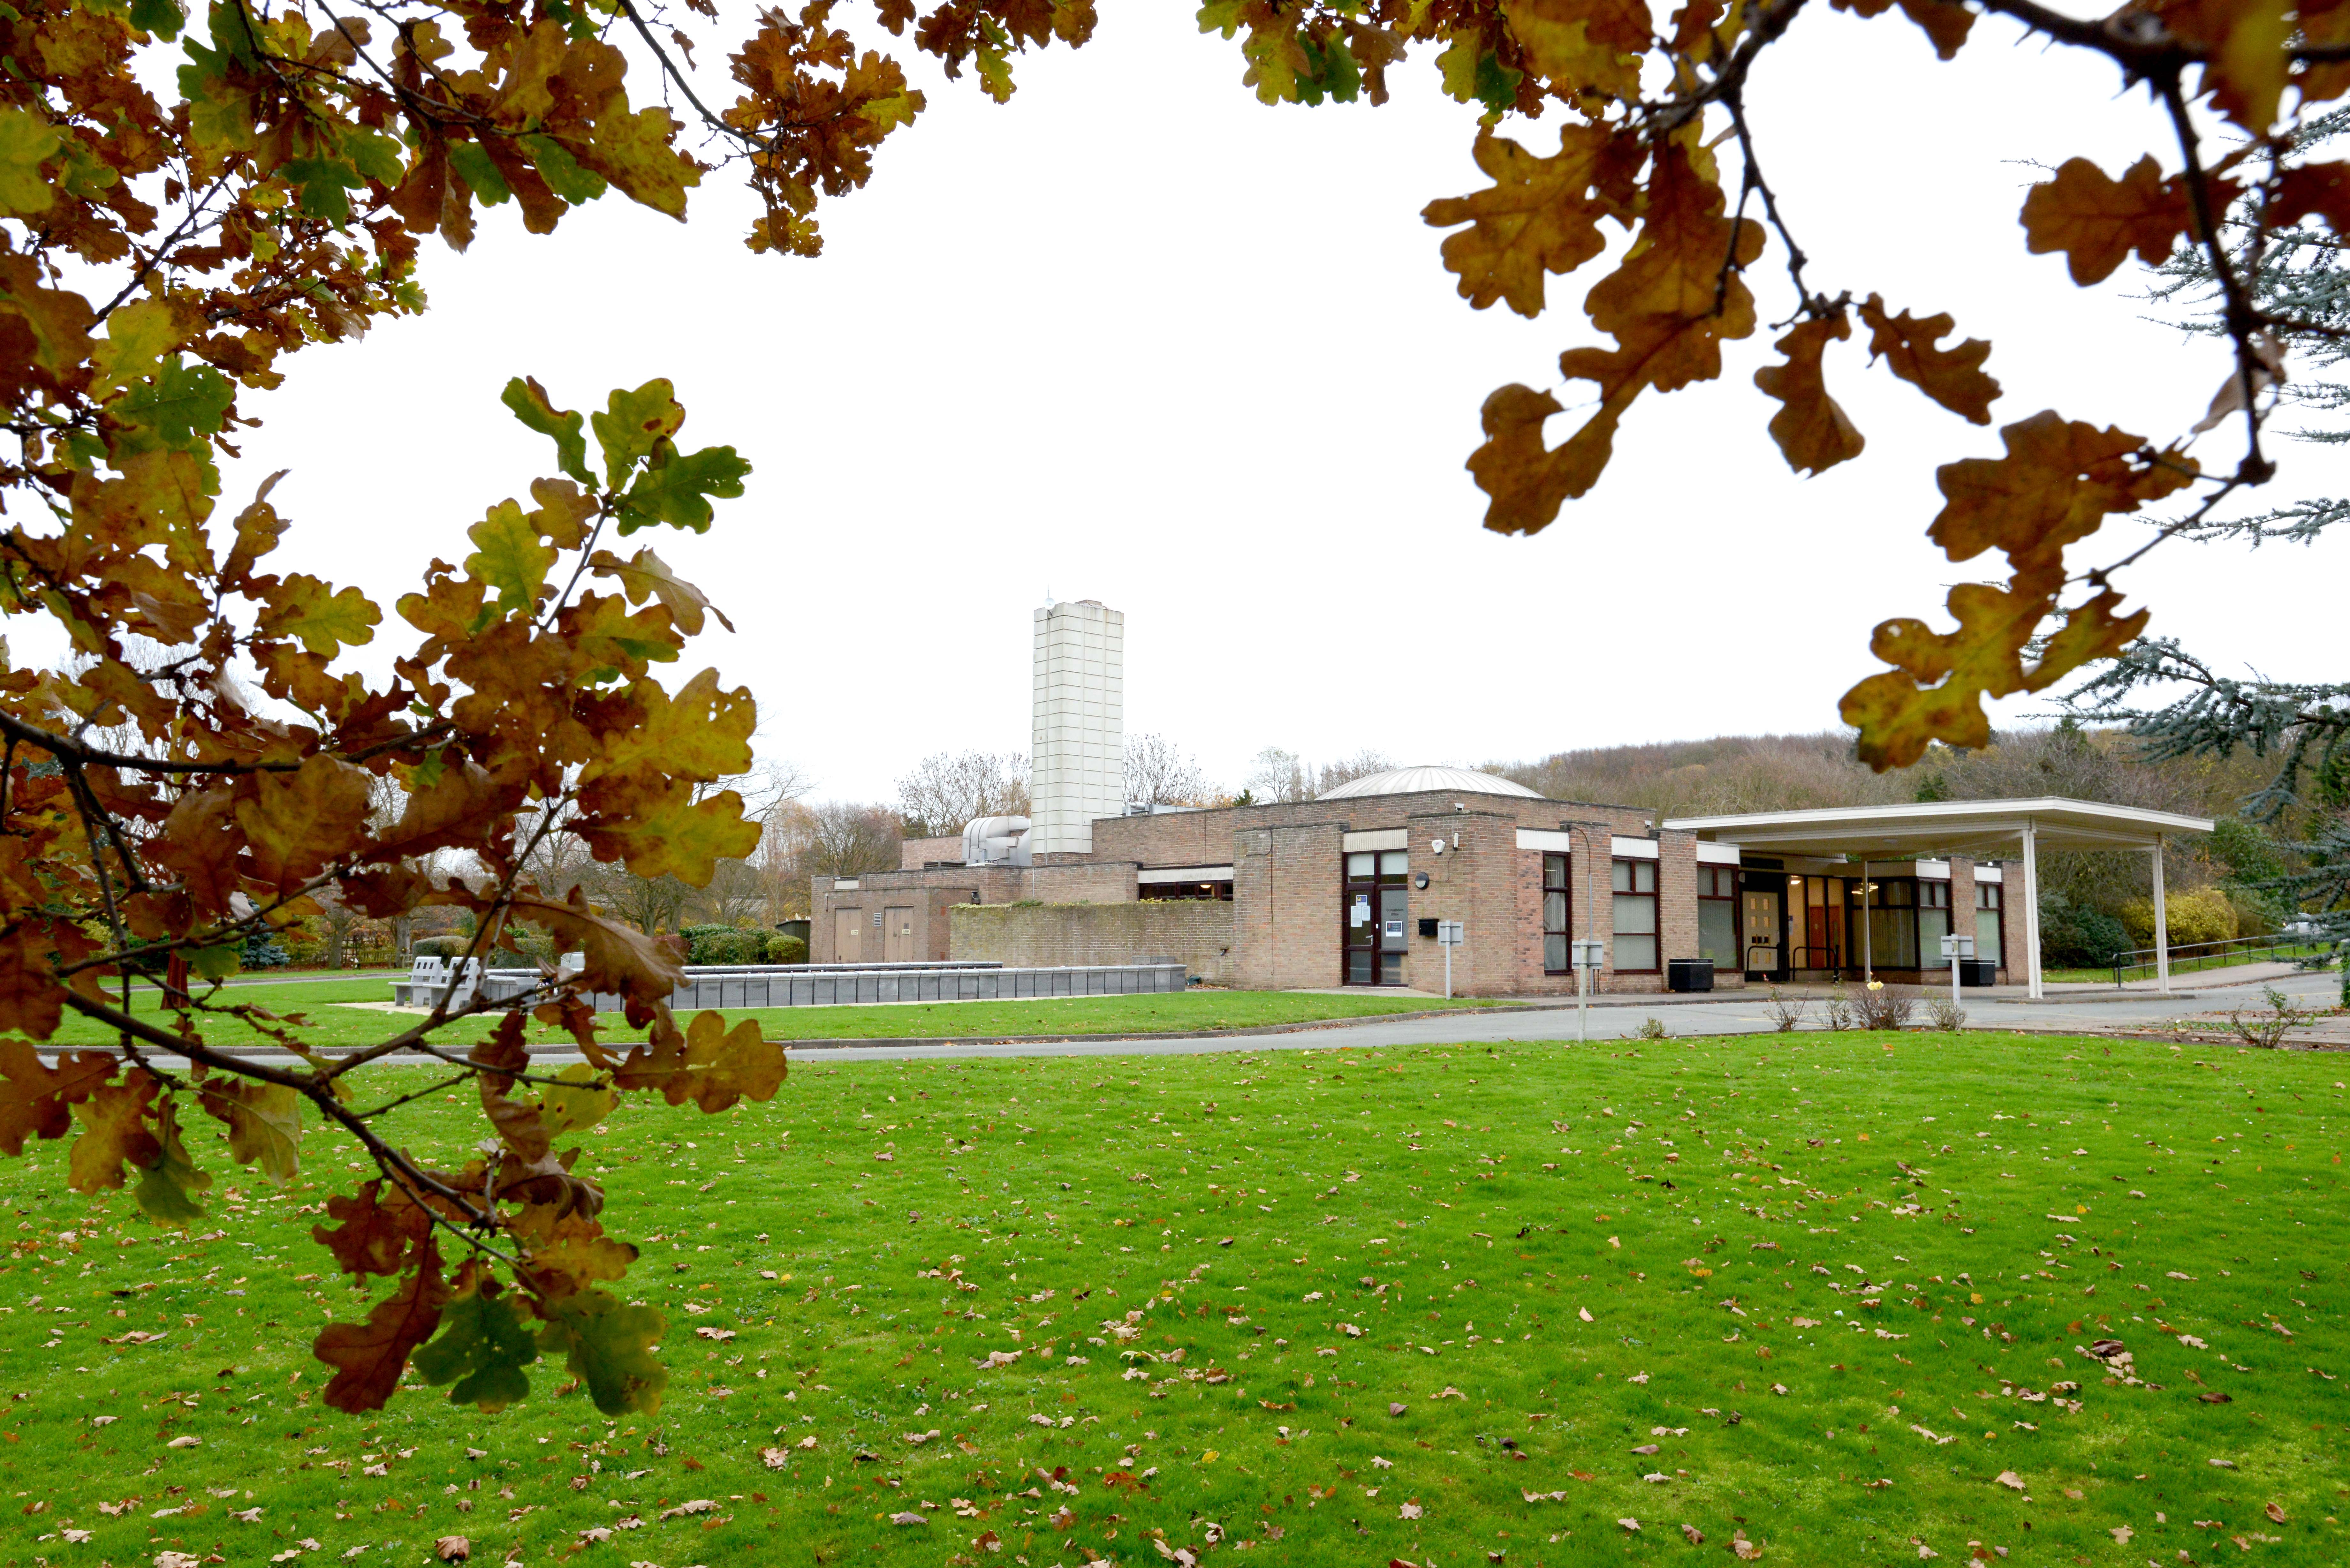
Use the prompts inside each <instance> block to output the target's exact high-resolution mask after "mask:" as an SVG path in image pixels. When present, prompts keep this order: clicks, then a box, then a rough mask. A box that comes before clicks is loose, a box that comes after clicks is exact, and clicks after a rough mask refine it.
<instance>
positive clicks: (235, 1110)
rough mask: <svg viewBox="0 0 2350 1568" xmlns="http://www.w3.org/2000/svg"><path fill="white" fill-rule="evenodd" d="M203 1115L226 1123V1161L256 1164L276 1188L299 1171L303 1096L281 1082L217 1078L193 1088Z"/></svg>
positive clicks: (218, 1076) (214, 1077) (207, 1080)
mask: <svg viewBox="0 0 2350 1568" xmlns="http://www.w3.org/2000/svg"><path fill="white" fill-rule="evenodd" d="M196 1095H197V1099H198V1102H199V1103H200V1104H201V1105H202V1106H203V1108H204V1111H205V1112H206V1114H208V1115H210V1116H214V1117H217V1118H218V1119H219V1120H221V1121H224V1122H226V1123H227V1124H228V1153H229V1158H231V1159H234V1161H236V1162H237V1164H239V1165H253V1164H255V1163H258V1164H259V1166H260V1168H261V1172H262V1174H263V1175H264V1176H265V1177H267V1178H268V1179H270V1181H271V1182H273V1183H274V1184H276V1186H279V1187H283V1186H285V1185H286V1183H287V1182H288V1181H291V1180H292V1179H294V1177H295V1175H296V1172H297V1171H299V1170H300V1168H301V1147H302V1095H301V1092H300V1091H299V1090H297V1089H295V1088H292V1087H289V1086H288V1085H284V1084H267V1083H263V1082H262V1081H261V1080H259V1079H257V1078H229V1077H224V1076H221V1075H214V1076H213V1077H210V1078H207V1079H206V1080H205V1081H204V1082H203V1083H202V1084H200V1085H197V1086H196Z"/></svg>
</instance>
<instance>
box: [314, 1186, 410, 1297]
mask: <svg viewBox="0 0 2350 1568" xmlns="http://www.w3.org/2000/svg"><path fill="white" fill-rule="evenodd" d="M385 1190H386V1184H385V1183H384V1182H382V1181H381V1180H376V1181H370V1182H368V1183H366V1184H365V1185H364V1186H362V1187H361V1188H360V1189H359V1191H358V1192H357V1193H355V1194H353V1195H351V1196H350V1197H348V1198H347V1197H344V1196H343V1195H342V1194H340V1193H337V1194H335V1195H333V1196H331V1197H329V1198H328V1199H327V1216H328V1219H330V1220H335V1221H336V1224H335V1226H334V1228H333V1229H331V1230H329V1229H328V1227H326V1226H324V1225H315V1226H313V1227H311V1230H310V1236H311V1239H312V1240H313V1241H317V1243H318V1244H319V1245H320V1246H322V1247H324V1248H326V1249H327V1250H328V1251H330V1252H332V1253H333V1254H334V1255H335V1262H336V1264H337V1265H338V1267H339V1268H341V1270H342V1271H343V1272H345V1273H347V1274H354V1275H359V1276H362V1277H364V1276H366V1275H368V1274H396V1273H398V1272H400V1270H401V1269H402V1268H403V1267H405V1266H406V1263H407V1261H408V1254H409V1251H410V1249H411V1248H412V1247H414V1246H415V1244H416V1243H417V1242H419V1241H422V1240H424V1239H425V1237H426V1236H427V1235H428V1234H429V1233H430V1231H431V1230H432V1217H431V1216H430V1215H429V1214H427V1213H426V1212H425V1211H424V1210H422V1209H421V1208H420V1207H419V1206H418V1205H417V1204H416V1203H415V1202H413V1201H412V1200H411V1199H409V1198H408V1196H407V1195H406V1194H405V1193H403V1192H402V1191H400V1189H399V1188H397V1187H393V1188H391V1189H390V1195H391V1196H390V1201H389V1202H386V1201H383V1195H384V1193H385Z"/></svg>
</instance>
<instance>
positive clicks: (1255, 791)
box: [1242, 746, 1316, 805]
mask: <svg viewBox="0 0 2350 1568" xmlns="http://www.w3.org/2000/svg"><path fill="white" fill-rule="evenodd" d="M1242 786H1243V788H1244V789H1245V790H1246V791H1247V792H1248V796H1249V799H1250V800H1252V801H1253V802H1254V803H1255V804H1257V805H1268V804H1271V803H1274V802H1282V803H1289V802H1295V801H1301V800H1312V799H1313V798H1314V796H1315V793H1316V792H1315V787H1314V770H1313V769H1311V768H1309V767H1307V766H1306V765H1305V760H1304V759H1303V758H1301V757H1299V756H1298V754H1297V753H1295V752H1293V751H1288V750H1286V749H1284V748H1283V747H1280V746H1267V747H1266V748H1265V749H1264V750H1263V751H1261V752H1259V753H1257V754H1256V760H1255V761H1254V762H1253V763H1250V764H1249V773H1248V777H1247V778H1245V779H1243V781H1242Z"/></svg>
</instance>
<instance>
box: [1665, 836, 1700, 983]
mask: <svg viewBox="0 0 2350 1568" xmlns="http://www.w3.org/2000/svg"><path fill="white" fill-rule="evenodd" d="M1657 854H1658V857H1659V858H1658V861H1657V963H1658V965H1659V968H1662V969H1663V970H1664V971H1665V972H1664V973H1663V974H1661V975H1659V976H1658V981H1659V983H1660V984H1661V983H1664V982H1665V981H1669V979H1670V978H1671V973H1672V970H1671V965H1672V961H1673V960H1675V959H1693V958H1696V957H1698V956H1699V954H1698V946H1697V835H1696V834H1694V833H1686V832H1680V831H1677V830H1674V829H1669V828H1659V829H1658V830H1657Z"/></svg>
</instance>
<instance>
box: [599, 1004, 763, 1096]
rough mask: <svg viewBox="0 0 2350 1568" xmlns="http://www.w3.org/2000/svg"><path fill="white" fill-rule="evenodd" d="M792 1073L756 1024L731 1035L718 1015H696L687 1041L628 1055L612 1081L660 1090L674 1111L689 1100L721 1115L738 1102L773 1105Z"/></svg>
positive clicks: (627, 1086) (742, 1025)
mask: <svg viewBox="0 0 2350 1568" xmlns="http://www.w3.org/2000/svg"><path fill="white" fill-rule="evenodd" d="M788 1070H789V1067H788V1064H787V1062H786V1061H785V1053H784V1048H783V1046H781V1045H779V1044H775V1043H773V1042H770V1041H767V1040H764V1039H762V1038H760V1034H759V1024H758V1021H757V1020H756V1019H752V1018H746V1019H744V1020H743V1022H741V1023H737V1024H736V1025H735V1026H734V1027H733V1029H731V1030H730V1029H728V1028H727V1027H726V1018H725V1015H724V1014H723V1013H719V1012H698V1013H696V1014H694V1017H693V1022H692V1023H691V1024H689V1025H688V1026H687V1029H686V1033H685V1035H684V1038H683V1039H682V1040H679V1039H677V1038H675V1037H674V1036H672V1037H671V1039H669V1040H667V1041H662V1042H657V1043H656V1044H655V1045H654V1047H653V1048H652V1049H651V1050H647V1049H645V1048H644V1047H642V1046H639V1047H638V1048H637V1049H635V1050H633V1051H631V1052H629V1056H628V1060H627V1061H625V1062H624V1063H622V1064H621V1065H620V1069H619V1072H618V1073H617V1074H615V1075H614V1076H613V1082H614V1083H615V1084H616V1085H619V1087H620V1088H623V1089H639V1088H657V1089H659V1090H660V1092H661V1097H662V1098H663V1099H666V1100H667V1101H669V1103H670V1104H671V1105H672V1106H681V1105H683V1104H685V1102H686V1101H688V1100H691V1101H692V1102H693V1103H694V1104H695V1105H697V1106H701V1107H702V1109H703V1110H705V1111H713V1112H714V1111H723V1110H724V1109H726V1108H727V1107H728V1106H732V1105H733V1104H734V1103H735V1102H736V1101H737V1100H742V1099H745V1098H747V1099H753V1100H762V1101H764V1100H770V1099H773V1098H775V1091H776V1090H777V1089H779V1088H781V1087H782V1086H783V1082H784V1075H785V1073H786V1072H787V1071H788Z"/></svg>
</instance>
